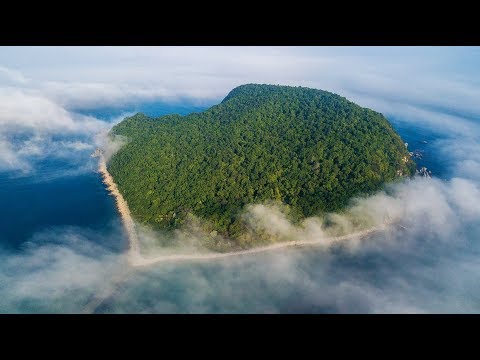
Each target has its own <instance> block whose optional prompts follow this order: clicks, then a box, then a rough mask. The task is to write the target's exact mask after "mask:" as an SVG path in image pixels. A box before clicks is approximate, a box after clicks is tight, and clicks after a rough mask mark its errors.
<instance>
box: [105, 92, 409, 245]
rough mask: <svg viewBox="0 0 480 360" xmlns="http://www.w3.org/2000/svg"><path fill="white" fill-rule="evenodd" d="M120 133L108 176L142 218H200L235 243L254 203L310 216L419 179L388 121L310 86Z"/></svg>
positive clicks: (166, 225) (129, 124) (171, 223)
mask: <svg viewBox="0 0 480 360" xmlns="http://www.w3.org/2000/svg"><path fill="white" fill-rule="evenodd" d="M111 134H112V135H123V136H125V137H127V138H128V140H129V141H128V143H127V145H125V146H124V147H123V148H122V149H121V150H120V151H119V152H118V153H116V154H115V155H114V156H113V157H112V159H111V160H110V162H109V164H108V170H109V171H110V173H111V174H112V176H113V178H114V179H115V181H116V183H117V185H118V187H119V189H120V191H121V192H122V194H123V195H124V197H125V199H126V200H127V202H128V204H129V206H130V210H131V212H132V214H133V216H134V217H135V219H136V220H138V221H140V222H142V223H145V224H149V225H152V226H153V227H155V228H162V229H175V228H178V227H179V226H181V225H182V224H183V223H184V222H185V221H186V218H187V217H188V215H189V214H193V215H195V216H196V217H198V218H201V219H204V220H206V221H207V222H208V223H209V224H210V225H209V226H210V227H211V229H212V230H215V231H218V232H220V233H221V234H223V235H225V236H227V237H229V238H231V239H235V238H236V237H237V236H238V235H239V234H240V233H241V231H242V223H241V217H240V216H239V215H240V214H241V212H242V209H243V208H244V206H245V205H246V204H251V203H262V202H267V201H276V202H279V203H280V202H281V203H283V204H286V205H287V206H289V207H290V208H291V209H292V213H293V214H295V216H297V217H298V218H303V217H307V216H312V215H316V214H319V213H322V212H325V211H335V210H338V209H341V208H342V207H344V206H345V205H346V204H347V203H348V200H349V199H350V198H352V197H353V196H355V195H359V194H367V193H370V192H373V191H377V190H379V189H380V188H381V187H382V185H383V184H384V183H385V182H389V181H392V180H395V179H396V178H399V177H402V176H410V175H413V173H414V172H415V163H414V162H413V160H411V159H410V157H409V154H408V151H407V149H406V148H405V145H404V143H403V141H402V139H401V138H400V137H399V135H398V134H397V133H396V132H395V130H394V129H393V128H392V126H391V125H390V123H389V122H388V120H387V119H386V118H385V117H384V116H383V115H382V114H380V113H378V112H375V111H373V110H370V109H366V108H362V107H360V106H358V105H356V104H354V103H353V102H351V101H349V100H347V99H346V98H344V97H341V96H339V95H336V94H333V93H330V92H327V91H322V90H316V89H309V88H305V87H290V86H278V85H256V84H248V85H242V86H239V87H237V88H235V89H233V90H232V91H231V92H230V93H229V94H228V95H227V97H225V99H224V100H223V101H222V102H221V103H220V104H218V105H215V106H212V107H211V108H209V109H208V110H206V111H203V112H200V113H192V114H189V115H187V116H180V115H166V116H161V117H158V118H151V117H148V116H146V115H144V114H141V113H139V114H136V115H135V116H132V117H128V118H126V119H124V120H123V121H122V122H121V123H119V124H118V125H116V126H115V127H114V128H113V129H112V130H111Z"/></svg>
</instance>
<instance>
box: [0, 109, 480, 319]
mask: <svg viewBox="0 0 480 360" xmlns="http://www.w3.org/2000/svg"><path fill="white" fill-rule="evenodd" d="M207 107H208V104H200V105H198V104H195V105H192V104H185V103H178V102H177V103H175V104H159V103H144V104H136V105H135V106H130V107H128V106H125V107H124V108H121V109H107V108H106V109H96V110H91V111H83V113H84V114H88V115H92V116H96V117H98V118H103V119H114V118H117V117H119V116H120V115H121V114H125V113H135V112H138V111H141V112H144V113H146V114H148V115H153V116H158V115H162V114H167V113H172V112H173V113H179V114H187V113H189V112H195V111H201V110H202V109H204V108H207ZM390 120H391V121H392V123H393V125H394V127H395V128H396V130H397V131H398V132H399V133H400V135H401V136H402V138H403V139H404V140H405V142H408V143H409V146H408V147H409V150H410V151H415V150H419V151H420V152H421V153H422V158H421V159H416V161H417V163H418V165H419V166H426V167H427V168H428V169H429V170H431V171H432V174H433V176H435V177H438V178H440V179H444V180H449V179H450V178H451V177H452V174H451V172H449V171H448V169H447V167H446V166H445V163H444V161H443V160H442V158H441V156H439V155H438V153H439V152H438V151H439V145H438V144H439V142H441V141H442V140H445V136H444V135H442V134H440V133H436V132H434V131H432V130H429V129H428V128H425V127H421V126H417V125H414V124H411V123H408V122H404V121H402V120H401V119H394V118H390ZM91 152H92V150H91V149H86V150H84V151H80V152H77V153H76V155H75V157H74V158H64V159H44V160H41V161H38V162H34V163H33V167H34V168H35V171H34V172H32V173H31V174H26V175H25V174H19V173H18V172H3V173H0V201H1V204H2V206H1V207H0V228H1V231H0V250H1V253H0V255H1V256H2V259H4V263H5V264H4V268H2V267H0V285H3V287H2V289H1V290H0V298H2V295H3V300H0V312H27V313H35V312H41V313H49V312H68V313H71V312H73V313H77V312H82V311H83V310H84V307H85V305H86V304H88V303H89V301H90V300H91V299H92V297H94V296H95V294H97V293H98V292H99V291H101V290H102V289H104V288H107V287H113V290H111V291H110V292H107V293H108V294H107V295H108V296H106V299H105V300H104V301H101V302H100V303H99V304H98V306H95V307H93V308H92V309H91V310H92V311H93V312H96V313H102V312H107V313H171V312H181V313H206V312H208V313H210V312H213V313H230V312H234V313H236V312H239V313H257V312H258V313H269V312H272V313H275V312H282V313H292V312H313V313H315V312H375V311H380V312H381V311H382V310H384V311H392V309H393V311H394V310H395V309H396V308H395V307H394V306H393V305H395V304H396V302H395V301H397V300H398V298H399V297H400V298H402V299H403V300H402V304H407V305H408V306H410V307H408V306H407V305H402V306H403V307H401V306H400V305H399V307H398V310H399V311H402V312H403V311H409V310H411V311H413V312H415V311H426V310H428V303H425V301H427V300H425V299H427V298H428V294H430V292H429V291H431V292H435V291H437V293H439V294H441V296H443V301H442V298H440V299H436V300H435V301H436V302H438V304H437V303H435V304H432V307H433V308H434V309H436V310H437V311H442V310H445V309H446V310H445V311H452V310H453V311H455V310H458V309H460V310H461V309H467V310H470V311H471V309H479V307H478V303H479V302H478V300H479V299H478V295H477V294H476V293H475V292H472V290H471V289H474V288H477V286H478V285H479V284H478V283H476V281H477V280H476V277H474V276H470V273H469V272H468V269H466V270H465V274H466V275H465V276H464V277H463V278H462V279H464V280H463V282H461V283H460V284H459V285H458V286H460V288H455V289H451V288H448V289H446V288H445V284H444V283H445V277H448V276H453V275H452V274H451V273H448V272H447V273H446V274H445V275H444V277H443V278H441V279H440V280H438V281H436V280H435V278H430V277H429V276H430V272H431V270H432V269H435V268H436V266H437V265H438V261H441V260H435V257H429V256H424V255H423V254H427V253H428V254H432V253H435V251H442V250H438V249H437V247H436V246H435V245H433V244H432V243H428V244H425V245H424V248H423V250H422V251H420V252H419V254H418V256H413V257H412V256H411V253H404V254H402V253H401V250H398V251H395V252H386V253H385V252H379V251H376V250H375V248H371V247H368V246H366V247H365V249H363V250H359V251H356V252H355V253H350V252H349V251H346V250H344V249H341V248H333V249H331V250H329V251H324V250H318V249H317V250H316V249H309V250H288V251H285V252H281V253H278V254H263V255H258V256H255V257H242V258H236V259H230V260H228V261H227V260H221V261H215V262H212V263H208V264H195V263H192V264H179V265H173V264H171V265H161V266H155V267H152V268H149V269H143V270H138V271H135V272H132V273H129V274H128V275H127V276H125V278H122V280H121V281H120V282H116V283H115V284H114V285H112V281H111V278H112V277H115V276H116V275H115V274H116V272H117V271H118V269H119V267H120V268H121V267H122V266H124V265H122V264H123V263H122V262H121V261H118V260H117V258H116V255H118V254H121V253H122V252H123V251H124V250H125V249H126V247H127V239H126V237H125V234H124V233H123V229H122V227H121V222H120V219H119V216H118V214H117V212H116V209H115V204H114V200H113V198H112V197H111V196H109V195H108V193H107V191H106V190H105V187H104V186H103V184H102V183H101V178H100V175H99V174H98V173H97V172H96V159H94V158H91V157H90V153H91ZM471 226H472V227H475V226H477V225H475V224H473V225H471ZM474 230H475V231H476V230H477V229H476V228H475V229H474ZM475 231H472V234H474V233H475ZM467 238H468V234H467ZM51 244H53V245H52V246H51ZM422 246H423V245H422ZM459 246H460V247H461V248H462V249H468V252H469V253H470V254H472V256H473V255H475V254H477V253H478V251H477V249H476V248H472V247H471V246H470V247H468V246H467V245H465V244H463V245H459ZM462 246H463V247H462ZM465 246H467V248H465ZM45 249H46V250H45ZM45 253H46V254H45ZM39 254H42V255H41V256H43V257H42V259H43V262H41V263H40V264H36V261H37V260H38V258H39V257H40V255H39ZM62 256H63V257H62ZM399 257H401V258H402V262H401V263H399V262H398V261H397V260H398V258H399ZM12 259H13V260H12ZM438 259H441V257H439V258H438ZM462 259H463V258H462ZM0 260H1V259H0ZM38 261H40V260H38ZM52 262H53V263H54V264H55V266H53V267H52V265H51V263H52ZM26 264H27V265H26ZM32 264H36V265H32ZM69 264H70V265H71V268H72V269H70V267H69ZM36 266H37V267H38V269H37V268H36ZM32 269H33V270H32ZM408 269H412V271H413V270H417V271H420V272H421V273H420V274H418V273H409V272H408V271H409V270H408ZM442 269H443V267H442ZM70 271H71V273H70ZM422 271H423V273H422ZM397 273H400V274H401V275H398V274H397ZM79 274H81V275H82V276H80V275H79ZM422 274H423V275H422ZM392 279H393V282H394V284H392ZM42 281H43V282H44V283H45V284H43V283H42ZM392 286H393V288H398V289H403V290H402V291H400V290H399V291H400V293H397V292H396V291H394V290H392ZM417 287H419V288H420V289H421V291H420V292H422V291H423V292H424V293H425V297H422V298H421V300H419V299H417V298H415V299H413V297H415V296H419V295H418V293H417V295H414V294H413V293H414V291H415V289H417ZM429 289H430V290H429ZM382 291H383V292H382ZM456 291H457V292H456ZM462 291H463V292H462ZM465 292H467V293H468V294H469V296H467V297H465ZM12 294H13V295H12ZM422 294H423V293H422ZM458 294H462V296H463V297H464V299H466V300H464V302H462V303H461V304H457V305H452V306H450V305H451V304H452V301H451V299H452V298H453V299H455V297H456V296H457V295H458ZM420 295H421V294H420ZM379 299H381V301H380V300H379ZM395 299H397V300H395ZM409 299H410V300H409ZM465 301H466V303H465ZM476 301H477V302H476ZM392 304H393V305H392ZM385 309H386V310H385Z"/></svg>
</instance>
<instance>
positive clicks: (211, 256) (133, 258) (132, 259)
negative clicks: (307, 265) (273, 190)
mask: <svg viewBox="0 0 480 360" xmlns="http://www.w3.org/2000/svg"><path fill="white" fill-rule="evenodd" d="M98 156H99V165H98V171H99V172H100V173H101V174H102V177H103V183H104V184H105V185H106V188H107V190H108V191H109V192H110V194H111V195H112V196H113V197H114V198H115V203H116V205H117V209H118V212H119V213H120V217H121V219H122V223H123V226H124V228H125V231H126V232H127V236H128V243H129V250H128V262H129V264H130V265H131V266H132V267H146V266H150V265H155V264H159V263H173V262H187V261H208V260H215V259H221V258H227V257H233V256H242V255H250V254H257V253H262V252H267V251H274V250H280V249H284V248H288V247H308V246H320V245H331V244H333V243H335V242H339V241H345V240H349V239H354V238H363V237H366V236H369V235H371V234H373V233H375V232H379V231H383V230H385V229H386V227H387V225H388V224H386V223H385V224H382V225H379V226H374V227H371V228H369V229H366V230H363V231H358V232H355V233H351V234H346V235H342V236H335V237H329V238H322V239H318V240H313V241H312V240H300V241H286V242H280V243H275V244H272V245H267V246H261V247H255V248H251V249H246V250H240V251H233V252H228V253H214V252H213V253H208V254H177V255H160V256H155V257H151V258H148V257H143V256H142V255H141V254H140V244H139V240H138V234H137V231H136V228H135V222H134V221H133V218H132V215H131V213H130V209H129V208H128V204H127V201H126V200H125V199H124V198H123V196H122V194H121V193H120V191H119V190H118V187H117V184H115V182H114V181H113V177H112V175H110V173H109V172H108V170H107V164H106V161H105V157H104V156H103V154H99V155H98Z"/></svg>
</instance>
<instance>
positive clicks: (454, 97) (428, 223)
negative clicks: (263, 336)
mask: <svg viewBox="0 0 480 360" xmlns="http://www.w3.org/2000/svg"><path fill="white" fill-rule="evenodd" d="M0 52H1V53H2V63H1V64H0V103H1V104H2V106H1V108H0V173H2V174H15V176H24V175H25V176H26V175H28V176H31V181H32V182H33V181H44V182H50V181H53V180H54V178H55V177H56V176H64V177H65V176H71V177H72V179H73V178H74V177H75V176H78V175H79V174H95V172H96V170H97V164H96V162H95V161H94V160H92V159H90V158H89V154H90V153H91V152H93V151H94V149H95V148H96V147H101V148H103V149H104V150H105V156H106V158H107V159H108V158H110V157H111V156H112V155H113V154H114V153H115V152H116V151H118V149H120V148H121V146H123V145H124V144H125V143H126V142H127V141H128V139H116V141H114V142H109V141H108V140H107V139H108V137H107V136H106V134H107V133H108V131H109V129H110V128H111V126H112V125H114V124H115V123H117V122H119V121H120V120H121V119H122V118H123V117H124V116H123V115H122V116H119V117H115V118H109V119H104V118H100V117H95V116H92V115H88V111H86V110H91V109H96V108H98V107H105V106H112V107H114V108H115V107H121V106H125V104H134V103H138V102H141V101H146V100H148V101H157V100H158V101H170V102H172V101H177V102H178V101H181V100H182V99H184V98H188V99H195V101H198V102H200V103H201V102H202V101H206V100H208V101H213V100H215V101H216V100H221V99H222V98H223V97H224V96H225V95H226V94H227V93H228V91H229V90H231V89H232V88H233V87H234V86H237V85H240V84H244V83H248V82H257V83H280V84H286V85H295V86H298V85H301V86H310V87H315V88H319V89H324V90H328V91H333V92H336V93H338V94H340V95H342V96H345V97H347V98H348V99H350V100H352V101H355V102H357V103H359V104H360V105H362V106H368V107H371V108H372V109H374V110H376V111H380V112H382V113H384V114H385V115H386V116H387V118H389V119H396V121H397V123H396V124H397V125H398V124H404V125H406V126H412V127H415V128H419V129H421V130H422V131H425V133H427V131H428V132H430V133H434V134H435V136H434V140H430V139H429V145H428V146H429V148H428V151H429V154H430V155H431V156H432V157H434V159H435V160H436V161H437V162H438V163H439V164H441V165H442V174H441V176H440V174H437V173H435V172H433V177H432V178H421V177H417V178H415V179H412V180H406V181H404V182H402V183H397V184H389V185H387V186H386V188H385V189H384V190H383V191H380V192H378V193H377V194H374V195H372V196H369V197H362V198H355V199H352V201H351V203H350V205H349V206H348V207H347V208H346V209H345V210H344V211H342V212H341V213H337V214H327V215H325V216H322V217H311V218H308V219H305V220H304V221H301V222H300V223H298V222H293V221H291V219H290V217H289V215H288V211H286V209H285V208H283V207H282V206H278V205H272V204H250V205H249V206H247V207H246V208H245V210H244V213H243V218H244V219H245V221H246V222H247V224H248V227H249V231H251V233H252V236H262V237H263V238H264V239H265V243H266V244H268V243H269V242H270V243H271V242H273V241H315V242H317V244H316V245H315V246H311V247H295V246H293V247H290V248H284V249H277V250H273V251H269V252H265V253H259V254H249V255H239V256H233V257H229V258H225V259H221V258H220V259H212V260H211V261H191V262H182V263H175V262H171V263H158V264H155V265H152V266H147V267H142V268H134V267H130V266H129V265H128V261H127V258H126V255H125V250H126V249H125V248H124V247H123V248H122V247H121V246H120V247H119V246H118V244H123V243H125V242H126V236H127V234H126V233H125V231H124V229H123V227H122V224H121V223H120V222H119V221H117V222H115V223H114V224H111V226H110V227H109V228H108V230H107V231H98V229H96V228H95V229H94V228H91V227H89V226H57V225H51V226H46V227H45V228H43V229H41V230H39V231H36V232H35V233H34V234H33V235H31V236H30V237H29V238H28V241H26V242H25V243H24V244H23V245H22V247H21V249H15V250H12V249H11V248H8V246H4V245H3V244H2V245H1V246H0V312H2V313H38V312H40V313H55V312H60V313H79V312H99V313H101V312H107V313H175V312H180V313H211V312H213V313H318V312H327V313H338V312H340V313H449V312H454V313H478V312H480V301H479V300H480V299H479V297H480V296H479V294H478V291H477V289H478V287H479V282H478V275H477V274H478V273H479V271H480V260H479V259H480V257H479V255H480V244H479V239H480V125H479V123H478V118H479V115H480V108H479V107H478V101H477V99H478V95H479V94H480V88H479V87H478V84H477V83H476V81H475V79H476V78H478V67H477V66H476V64H477V63H478V56H479V52H478V49H477V48H435V49H426V48H382V49H379V48H365V49H360V50H359V49H352V48H335V49H333V48H309V49H306V48H270V47H266V48H262V49H258V48H188V47H182V48H168V47H166V48H158V49H155V48H137V49H136V51H135V52H133V51H132V50H131V49H129V48H109V47H105V48H95V49H91V48H83V49H80V48H78V49H71V48H56V49H55V50H52V49H51V48H36V49H35V48H16V49H15V48H3V49H1V50H0ZM32 58H35V59H37V64H36V65H35V66H32V64H30V63H29V61H26V60H25V59H32ZM59 59H61V61H60V60H59ZM191 59H195V62H192V60H191ZM433 59H435V61H433ZM112 64H114V65H112ZM127 107H128V106H127ZM125 115H126V114H125ZM128 115H131V113H128ZM410 146H414V145H413V144H410ZM86 158H88V159H89V161H90V162H88V163H87V162H86V161H85V159H86ZM52 159H53V160H55V161H64V162H68V163H71V164H74V166H72V167H68V168H62V169H61V171H59V172H58V174H44V173H43V172H42V171H39V170H42V167H43V166H44V163H43V161H50V160H52ZM12 176H13V175H12ZM2 181H4V180H2ZM98 181H99V182H100V177H99V176H98ZM0 185H1V182H0ZM0 201H2V199H0ZM52 201H54V200H52ZM112 204H113V202H112ZM112 206H113V205H112ZM386 219H391V220H395V221H394V222H393V223H392V224H391V225H389V226H386V227H385V229H383V230H382V231H379V232H376V233H375V234H373V235H371V236H368V237H352V238H349V239H348V240H345V241H335V239H334V238H335V237H337V236H341V235H343V234H349V233H355V232H357V231H362V230H364V229H368V228H372V227H380V226H382V225H384V224H385V221H386ZM199 221H201V220H199ZM0 225H2V219H0ZM197 225H198V224H197ZM136 228H137V231H138V233H139V237H140V239H141V241H142V254H143V255H144V256H146V257H148V256H162V255H170V254H177V253H184V254H205V253H207V254H208V253H209V251H208V250H207V249H205V248H203V247H202V241H203V240H202V239H204V238H205V237H206V236H208V235H209V234H204V233H203V232H202V231H201V228H200V227H199V226H196V224H195V222H192V223H191V224H190V225H189V227H188V228H186V229H182V231H179V232H177V233H175V234H174V235H173V237H172V238H168V237H165V236H164V235H162V234H159V233H158V232H155V231H153V230H152V229H149V228H148V227H144V226H142V225H141V224H136ZM1 230H2V227H1V226H0V231H1ZM115 244H116V245H115ZM92 299H94V300H95V299H100V301H92ZM92 304H94V305H92Z"/></svg>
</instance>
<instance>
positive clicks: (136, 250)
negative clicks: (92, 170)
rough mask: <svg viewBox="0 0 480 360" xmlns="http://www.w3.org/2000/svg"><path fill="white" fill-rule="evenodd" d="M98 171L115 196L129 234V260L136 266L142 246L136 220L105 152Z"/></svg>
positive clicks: (101, 157)
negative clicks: (118, 185) (108, 168)
mask: <svg viewBox="0 0 480 360" xmlns="http://www.w3.org/2000/svg"><path fill="white" fill-rule="evenodd" d="M98 171H99V172H100V174H101V175H102V178H103V180H102V181H103V183H104V184H105V185H106V189H107V191H108V192H109V193H110V195H112V196H113V197H114V198H115V204H116V206H117V210H118V212H119V213H120V218H121V219H122V223H123V226H124V228H125V231H126V232H127V236H128V245H129V248H128V261H129V263H130V265H132V266H135V263H136V261H138V257H140V246H139V241H138V235H137V232H136V230H135V222H134V221H133V218H132V215H131V213H130V209H129V208H128V204H127V201H126V200H125V199H124V198H123V196H122V194H121V193H120V190H118V187H117V184H115V182H114V181H113V177H112V175H110V173H109V172H108V170H107V163H106V161H105V157H104V156H103V154H100V155H99V161H98Z"/></svg>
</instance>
